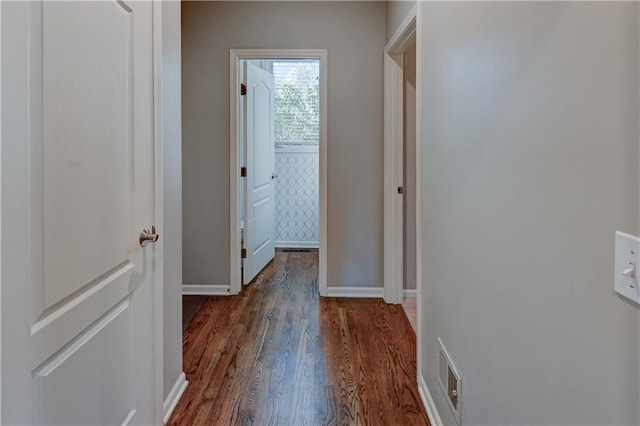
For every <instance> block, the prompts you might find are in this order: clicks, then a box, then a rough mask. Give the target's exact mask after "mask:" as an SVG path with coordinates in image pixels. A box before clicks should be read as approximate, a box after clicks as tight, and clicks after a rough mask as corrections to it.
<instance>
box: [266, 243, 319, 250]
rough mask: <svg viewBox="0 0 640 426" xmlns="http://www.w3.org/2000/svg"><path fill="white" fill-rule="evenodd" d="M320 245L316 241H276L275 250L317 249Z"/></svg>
mask: <svg viewBox="0 0 640 426" xmlns="http://www.w3.org/2000/svg"><path fill="white" fill-rule="evenodd" d="M319 247H320V243H319V242H317V241H276V248H284V249H288V248H312V249H317V248H319Z"/></svg>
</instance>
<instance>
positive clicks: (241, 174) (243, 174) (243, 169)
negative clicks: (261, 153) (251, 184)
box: [240, 167, 247, 177]
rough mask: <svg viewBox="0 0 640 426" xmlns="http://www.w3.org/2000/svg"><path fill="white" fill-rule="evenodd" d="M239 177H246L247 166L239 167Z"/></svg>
mask: <svg viewBox="0 0 640 426" xmlns="http://www.w3.org/2000/svg"><path fill="white" fill-rule="evenodd" d="M240 177H247V168H246V167H240Z"/></svg>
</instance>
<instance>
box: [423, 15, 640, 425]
mask: <svg viewBox="0 0 640 426" xmlns="http://www.w3.org/2000/svg"><path fill="white" fill-rule="evenodd" d="M420 20H421V25H422V29H423V33H422V38H421V40H420V42H421V47H420V49H421V55H422V56H421V58H422V60H421V63H422V67H423V73H422V76H423V80H422V84H423V86H422V87H423V91H422V92H421V93H420V94H419V96H420V97H421V99H422V103H423V106H424V109H423V114H422V120H423V123H424V132H425V133H424V137H423V141H422V143H423V144H424V157H423V165H424V172H425V173H424V182H423V186H424V205H423V221H424V222H423V223H424V235H423V243H424V258H423V267H424V276H423V279H424V292H423V301H422V302H423V306H424V310H423V312H424V316H423V330H425V333H424V340H423V342H424V347H423V350H424V358H423V361H424V362H423V371H422V373H423V374H424V376H425V377H426V380H427V384H428V387H429V389H430V390H431V393H432V394H433V397H434V398H435V401H436V404H437V407H438V409H439V411H440V414H441V415H442V416H443V418H444V420H445V422H446V423H453V419H452V417H451V415H450V414H449V413H450V412H449V409H448V407H447V406H446V405H445V402H444V400H443V398H442V396H441V393H440V390H439V388H438V385H437V381H436V380H437V379H436V377H437V364H436V356H437V343H436V338H437V337H441V338H442V339H443V340H444V342H445V344H446V346H447V348H448V350H449V352H450V354H451V356H452V357H453V359H454V362H455V363H456V364H457V367H458V368H459V370H460V372H461V374H462V378H463V394H462V407H463V422H464V424H474V425H484V424H503V425H505V424H509V425H516V424H536V425H543V424H573V425H584V424H599V425H605V424H606V425H611V424H635V425H637V424H638V423H639V418H638V415H639V414H638V400H639V389H638V388H639V381H638V379H639V372H638V366H639V364H640V358H639V354H638V345H639V341H638V336H639V315H638V312H639V310H638V306H636V305H632V304H630V303H627V302H625V301H624V300H622V299H620V298H619V297H617V296H616V295H615V293H614V291H613V279H612V277H613V241H614V231H615V230H621V231H624V232H628V233H631V234H636V235H637V234H638V233H639V232H640V229H639V223H638V202H639V200H638V193H639V185H638V180H639V175H638V137H639V134H638V114H639V108H638V102H639V101H638V89H639V88H638V75H639V74H638V71H639V70H638V60H639V58H638V47H639V46H638V4H637V3H609V2H606V4H605V2H603V3H536V2H531V3H520V2H513V3H484V2H483V3H481V2H469V3H425V4H424V13H423V14H422V17H421V18H420Z"/></svg>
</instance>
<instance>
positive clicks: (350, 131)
mask: <svg viewBox="0 0 640 426" xmlns="http://www.w3.org/2000/svg"><path fill="white" fill-rule="evenodd" d="M182 28H183V32H182V51H183V67H182V72H183V87H182V90H183V151H182V154H183V202H184V205H183V218H184V221H183V231H184V252H183V262H184V283H185V284H217V285H227V284H229V89H228V87H229V49H232V48H236V49H242V48H317V49H328V68H329V69H328V79H329V82H328V115H329V117H328V158H327V160H328V265H327V266H328V284H329V286H378V287H381V286H382V264H383V262H382V179H383V176H382V152H383V149H382V143H383V127H382V126H383V74H382V73H383V57H382V51H383V49H384V44H385V3H383V2H376V1H373V2H217V1H216V2H185V3H183V5H182Z"/></svg>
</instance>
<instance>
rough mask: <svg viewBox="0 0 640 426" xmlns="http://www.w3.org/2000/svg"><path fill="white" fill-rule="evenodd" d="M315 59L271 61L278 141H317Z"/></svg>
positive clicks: (317, 63) (318, 117)
mask: <svg viewBox="0 0 640 426" xmlns="http://www.w3.org/2000/svg"><path fill="white" fill-rule="evenodd" d="M319 68H320V67H319V61H317V60H315V61H282V62H278V61H274V62H273V77H274V83H275V138H276V143H278V144H303V145H316V144H318V142H319V140H320V125H319V123H320V103H319V99H320V93H319V88H320V81H319V76H320V71H319Z"/></svg>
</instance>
